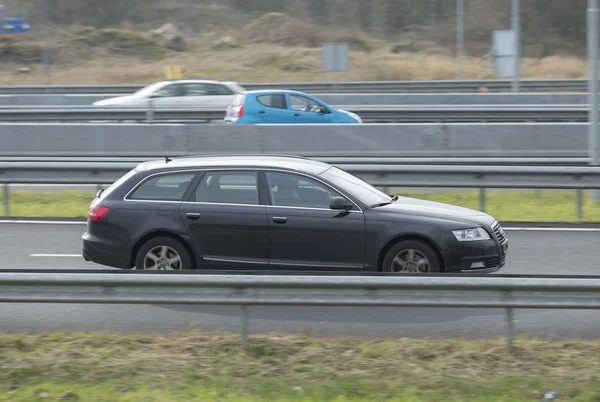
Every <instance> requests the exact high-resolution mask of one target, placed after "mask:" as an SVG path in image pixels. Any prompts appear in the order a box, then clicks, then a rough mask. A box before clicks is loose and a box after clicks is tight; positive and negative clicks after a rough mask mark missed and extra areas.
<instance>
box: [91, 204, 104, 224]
mask: <svg viewBox="0 0 600 402" xmlns="http://www.w3.org/2000/svg"><path fill="white" fill-rule="evenodd" d="M107 212H108V208H106V207H101V206H100V205H92V206H90V209H88V219H89V220H91V221H101V220H102V219H104V217H105V216H106V213H107Z"/></svg>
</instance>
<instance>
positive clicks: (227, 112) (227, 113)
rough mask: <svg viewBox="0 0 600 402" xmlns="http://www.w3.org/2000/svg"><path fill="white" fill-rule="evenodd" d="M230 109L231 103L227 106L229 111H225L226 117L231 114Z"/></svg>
mask: <svg viewBox="0 0 600 402" xmlns="http://www.w3.org/2000/svg"><path fill="white" fill-rule="evenodd" d="M230 110H231V105H229V106H227V111H226V112H225V117H227V116H229V111H230Z"/></svg>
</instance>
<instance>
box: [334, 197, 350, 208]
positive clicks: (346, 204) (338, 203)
mask: <svg viewBox="0 0 600 402" xmlns="http://www.w3.org/2000/svg"><path fill="white" fill-rule="evenodd" d="M352 207H353V205H352V203H351V202H350V201H348V200H347V199H345V198H343V197H334V198H332V200H331V203H330V204H329V208H331V209H336V210H344V211H349V210H351V209H352Z"/></svg>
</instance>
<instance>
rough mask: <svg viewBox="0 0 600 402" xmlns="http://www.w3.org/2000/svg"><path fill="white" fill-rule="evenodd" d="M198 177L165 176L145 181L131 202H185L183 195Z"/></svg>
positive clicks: (135, 192) (189, 174)
mask: <svg viewBox="0 0 600 402" xmlns="http://www.w3.org/2000/svg"><path fill="white" fill-rule="evenodd" d="M195 176H196V175H195V174H193V173H176V174H163V175H160V176H156V177H153V178H151V179H149V180H147V181H145V182H144V183H143V184H142V185H141V186H139V187H138V188H137V189H136V190H135V191H134V192H133V194H131V195H130V196H129V199H131V200H155V201H183V195H184V194H185V192H186V191H187V189H188V187H189V186H190V184H191V183H192V180H193V179H194V177H195Z"/></svg>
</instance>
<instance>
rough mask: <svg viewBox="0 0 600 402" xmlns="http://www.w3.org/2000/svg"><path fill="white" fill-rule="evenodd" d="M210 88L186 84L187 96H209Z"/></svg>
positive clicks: (202, 85)
mask: <svg viewBox="0 0 600 402" xmlns="http://www.w3.org/2000/svg"><path fill="white" fill-rule="evenodd" d="M207 95H210V94H209V93H208V88H207V85H206V84H185V96H207Z"/></svg>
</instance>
